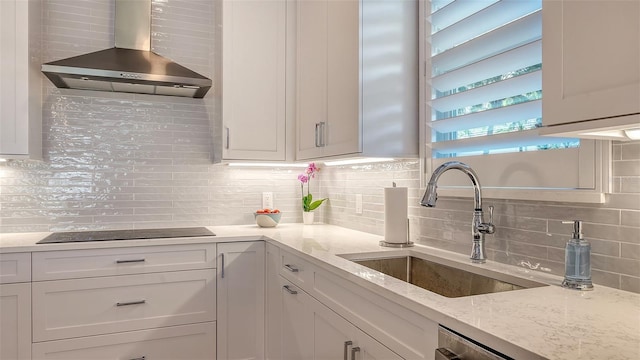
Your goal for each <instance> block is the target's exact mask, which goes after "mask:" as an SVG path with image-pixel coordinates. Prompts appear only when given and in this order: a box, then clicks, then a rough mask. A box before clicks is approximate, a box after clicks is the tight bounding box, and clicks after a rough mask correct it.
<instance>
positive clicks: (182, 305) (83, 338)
mask: <svg viewBox="0 0 640 360" xmlns="http://www.w3.org/2000/svg"><path fill="white" fill-rule="evenodd" d="M215 249H216V246H215V244H185V245H161V246H148V247H145V246H141V247H129V248H127V247H123V248H108V249H91V250H89V249H84V250H64V251H51V252H43V253H34V254H33V256H32V257H30V259H32V260H33V264H32V266H33V274H34V276H33V280H34V281H33V282H32V283H30V284H28V285H29V286H31V292H30V293H29V296H28V300H29V301H31V302H32V304H33V306H29V307H28V311H27V312H28V315H29V316H31V313H33V318H32V319H31V318H30V317H29V318H28V319H29V325H30V326H31V327H32V331H31V328H30V329H29V335H28V338H29V342H30V343H31V342H32V344H30V345H31V355H32V358H33V359H64V360H75V359H78V360H80V359H83V360H88V359H91V360H102V359H105V360H106V359H109V360H115V359H118V360H142V359H148V360H151V359H167V360H168V359H171V360H181V359H184V360H200V359H202V360H205V359H206V360H213V359H216V348H217V344H216V332H217V327H216V269H215V268H216V262H215V253H216V250H215ZM3 286H4V285H3ZM3 295H4V294H3ZM29 305H31V304H29ZM5 328H6V326H5V323H4V317H3V321H2V332H4V331H5ZM32 334H33V335H32ZM3 347H4V344H3ZM7 358H8V359H10V357H7ZM2 359H3V360H4V359H5V357H4V353H3V356H2ZM19 359H28V358H27V357H24V358H23V357H19Z"/></svg>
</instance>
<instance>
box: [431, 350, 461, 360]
mask: <svg viewBox="0 0 640 360" xmlns="http://www.w3.org/2000/svg"><path fill="white" fill-rule="evenodd" d="M435 360H460V357H458V355H456V354H454V353H453V352H451V350H449V349H447V348H443V347H442V348H438V349H436V357H435Z"/></svg>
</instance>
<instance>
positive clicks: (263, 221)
mask: <svg viewBox="0 0 640 360" xmlns="http://www.w3.org/2000/svg"><path fill="white" fill-rule="evenodd" d="M253 216H255V218H256V224H258V226H260V227H275V226H276V225H278V223H279V222H280V219H281V218H282V213H254V214H253Z"/></svg>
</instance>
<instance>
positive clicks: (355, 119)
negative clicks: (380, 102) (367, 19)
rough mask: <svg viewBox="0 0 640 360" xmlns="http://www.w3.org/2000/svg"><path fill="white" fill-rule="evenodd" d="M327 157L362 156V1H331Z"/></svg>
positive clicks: (326, 133) (325, 152)
mask: <svg viewBox="0 0 640 360" xmlns="http://www.w3.org/2000/svg"><path fill="white" fill-rule="evenodd" d="M327 21H328V27H327V126H326V128H325V129H324V135H325V139H324V154H323V155H324V156H332V155H343V154H351V153H359V152H362V136H361V129H362V126H361V125H362V124H361V119H360V110H361V106H360V104H361V100H360V93H361V92H360V85H361V81H360V74H361V70H360V1H358V0H343V1H330V0H329V1H328V6H327Z"/></svg>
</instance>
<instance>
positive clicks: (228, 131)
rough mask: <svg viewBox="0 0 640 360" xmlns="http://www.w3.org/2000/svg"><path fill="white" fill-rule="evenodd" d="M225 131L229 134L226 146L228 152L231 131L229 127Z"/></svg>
mask: <svg viewBox="0 0 640 360" xmlns="http://www.w3.org/2000/svg"><path fill="white" fill-rule="evenodd" d="M225 130H226V132H227V146H226V148H227V150H228V149H229V140H230V135H229V133H230V132H231V130H229V127H228V126H227V127H226V128H225Z"/></svg>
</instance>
